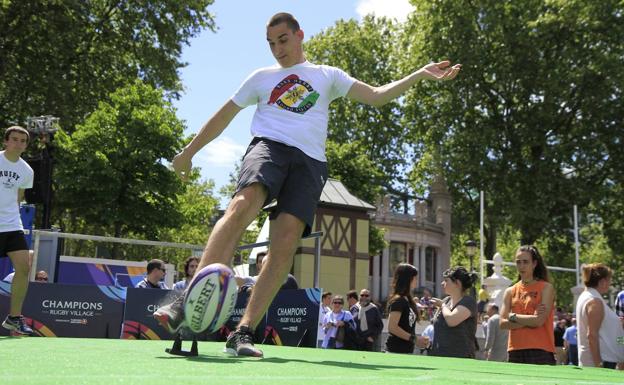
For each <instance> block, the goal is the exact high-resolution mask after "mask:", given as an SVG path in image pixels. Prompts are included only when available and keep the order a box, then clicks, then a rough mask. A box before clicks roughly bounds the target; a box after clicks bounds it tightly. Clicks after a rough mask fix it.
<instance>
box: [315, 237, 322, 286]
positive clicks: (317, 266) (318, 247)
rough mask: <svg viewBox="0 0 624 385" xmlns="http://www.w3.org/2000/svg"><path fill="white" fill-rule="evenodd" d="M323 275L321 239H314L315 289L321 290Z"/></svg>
mask: <svg viewBox="0 0 624 385" xmlns="http://www.w3.org/2000/svg"><path fill="white" fill-rule="evenodd" d="M320 275H321V237H316V238H314V287H315V288H317V289H318V288H319V285H320Z"/></svg>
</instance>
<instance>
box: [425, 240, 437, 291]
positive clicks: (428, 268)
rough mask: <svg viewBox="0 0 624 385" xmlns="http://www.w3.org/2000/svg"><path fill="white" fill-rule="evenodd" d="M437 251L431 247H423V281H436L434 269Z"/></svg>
mask: <svg viewBox="0 0 624 385" xmlns="http://www.w3.org/2000/svg"><path fill="white" fill-rule="evenodd" d="M437 254H438V253H437V251H436V249H435V248H433V247H427V248H426V249H425V281H427V283H434V284H435V282H436V277H437V276H438V272H437V271H436V270H437V268H436V265H437V263H436V262H437V259H438V258H437Z"/></svg>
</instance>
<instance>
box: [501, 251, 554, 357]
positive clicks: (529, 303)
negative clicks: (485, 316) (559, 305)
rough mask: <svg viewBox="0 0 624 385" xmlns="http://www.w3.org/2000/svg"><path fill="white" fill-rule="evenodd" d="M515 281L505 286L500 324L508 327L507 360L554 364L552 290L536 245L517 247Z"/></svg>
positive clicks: (503, 327) (505, 327) (502, 327)
mask: <svg viewBox="0 0 624 385" xmlns="http://www.w3.org/2000/svg"><path fill="white" fill-rule="evenodd" d="M516 268H517V270H518V282H517V283H516V284H515V285H513V286H512V287H509V288H507V290H505V295H504V297H503V307H502V310H501V315H500V328H501V329H508V330H509V343H508V352H509V362H515V363H520V364H538V365H555V364H556V360H555V332H554V326H553V325H554V324H553V316H554V306H553V305H554V302H555V291H554V289H553V286H552V285H551V284H550V283H549V282H548V270H547V269H546V265H545V264H544V259H543V258H542V256H541V255H540V253H539V251H538V250H537V248H536V247H535V246H520V247H519V248H518V250H517V251H516Z"/></svg>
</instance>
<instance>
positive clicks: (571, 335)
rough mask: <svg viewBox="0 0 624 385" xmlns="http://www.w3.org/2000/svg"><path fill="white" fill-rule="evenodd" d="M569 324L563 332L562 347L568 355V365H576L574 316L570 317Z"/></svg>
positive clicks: (576, 349) (576, 341)
mask: <svg viewBox="0 0 624 385" xmlns="http://www.w3.org/2000/svg"><path fill="white" fill-rule="evenodd" d="M570 323H571V325H570V326H568V327H567V328H566V330H565V332H564V333H563V347H564V349H565V350H566V353H567V355H568V365H574V366H578V333H577V329H576V318H572V320H571V321H570Z"/></svg>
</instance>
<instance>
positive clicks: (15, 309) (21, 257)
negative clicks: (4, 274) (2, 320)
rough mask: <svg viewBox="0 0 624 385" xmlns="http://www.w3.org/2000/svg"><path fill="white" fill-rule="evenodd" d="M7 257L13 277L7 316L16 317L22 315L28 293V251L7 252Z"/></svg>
mask: <svg viewBox="0 0 624 385" xmlns="http://www.w3.org/2000/svg"><path fill="white" fill-rule="evenodd" d="M7 255H8V256H9V258H10V259H11V263H12V264H13V268H14V269H15V275H14V276H13V283H12V284H11V306H10V310H9V314H10V315H12V316H18V315H21V314H22V304H23V303H24V298H26V292H27V291H28V275H29V273H30V265H29V263H28V250H17V251H11V252H8V253H7Z"/></svg>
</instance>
